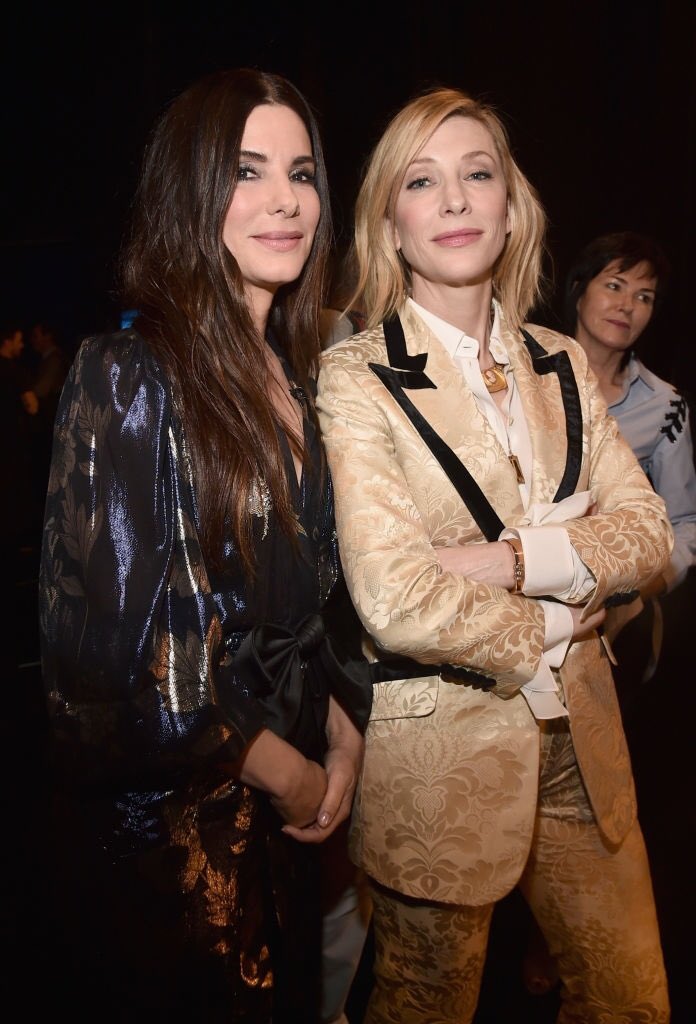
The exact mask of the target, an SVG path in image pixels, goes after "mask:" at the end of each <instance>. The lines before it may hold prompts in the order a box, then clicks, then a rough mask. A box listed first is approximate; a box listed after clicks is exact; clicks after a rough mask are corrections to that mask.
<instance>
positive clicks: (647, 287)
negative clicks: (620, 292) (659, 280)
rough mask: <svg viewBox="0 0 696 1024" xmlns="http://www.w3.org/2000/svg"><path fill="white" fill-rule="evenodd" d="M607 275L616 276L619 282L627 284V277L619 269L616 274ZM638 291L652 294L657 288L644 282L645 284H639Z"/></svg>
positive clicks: (655, 292)
mask: <svg viewBox="0 0 696 1024" xmlns="http://www.w3.org/2000/svg"><path fill="white" fill-rule="evenodd" d="M609 277H615V278H616V280H617V281H621V283H622V284H628V279H627V278H625V277H624V276H623V275H622V273H621V271H619V273H618V274H610V275H609ZM638 291H639V292H652V293H653V295H655V294H657V289H656V288H652V287H651V286H650V285H649V284H646V285H641V286H640V287H639V288H638Z"/></svg>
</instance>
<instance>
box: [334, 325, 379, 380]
mask: <svg viewBox="0 0 696 1024" xmlns="http://www.w3.org/2000/svg"><path fill="white" fill-rule="evenodd" d="M385 359H386V345H385V341H384V330H383V329H382V325H381V324H379V325H378V326H377V327H373V328H371V329H370V330H368V331H360V332H359V333H358V334H352V335H350V337H348V338H345V339H344V340H343V341H338V342H336V344H334V345H331V347H330V348H328V349H326V351H324V352H322V354H321V363H320V367H321V369H320V376H321V373H322V372H324V371H325V370H326V369H329V368H334V367H335V368H338V367H342V368H344V369H357V368H360V367H362V368H365V369H367V368H368V364H369V363H371V362H379V363H383V362H384V360H385Z"/></svg>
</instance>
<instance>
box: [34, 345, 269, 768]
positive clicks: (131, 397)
mask: <svg viewBox="0 0 696 1024" xmlns="http://www.w3.org/2000/svg"><path fill="white" fill-rule="evenodd" d="M182 454H183V453H181V452H179V451H178V449H177V443H176V435H175V431H174V429H173V426H172V407H171V399H170V395H169V390H168V387H167V385H166V381H165V379H164V376H163V374H162V372H161V369H160V367H159V366H158V364H157V362H156V361H155V359H154V357H153V355H152V353H151V352H150V351H149V349H148V348H147V346H146V345H145V343H144V342H143V341H142V339H141V338H139V337H138V335H136V334H134V333H132V332H128V333H123V334H120V335H115V336H111V337H108V336H105V337H102V338H94V339H88V340H87V341H86V342H84V343H83V345H82V347H81V349H80V351H79V352H78V355H77V357H76V359H75V362H74V364H73V366H72V368H71V370H70V374H69V377H68V380H67V382H66V385H65V388H64V391H63V394H62V398H61V403H60V407H59V411H58V415H57V418H56V427H55V436H54V448H53V457H52V464H51V473H50V478H49V485H48V496H47V503H46V516H45V523H44V537H43V546H42V554H41V570H40V598H39V604H40V628H41V649H42V669H43V676H44V684H45V687H46V690H47V694H48V706H49V713H50V715H51V719H52V723H53V733H54V739H55V741H56V744H57V749H59V750H61V751H62V752H61V757H60V758H59V765H62V766H63V767H65V766H66V765H70V770H71V773H72V774H77V775H78V776H80V777H82V778H84V781H86V782H90V783H91V782H93V781H94V780H95V779H96V778H104V777H106V778H109V779H111V780H113V781H117V780H118V781H120V782H127V780H128V779H129V778H131V777H132V778H133V779H137V780H138V782H142V781H143V780H144V778H147V777H149V778H150V779H151V781H152V782H153V784H156V785H166V784H167V782H168V780H170V779H171V778H172V777H173V775H174V774H176V776H177V777H180V776H181V774H182V773H184V774H185V775H186V774H190V773H192V772H194V771H195V770H196V767H197V766H198V765H200V764H201V762H202V761H205V760H206V759H211V758H216V759H222V758H223V757H224V758H227V759H229V760H231V759H233V758H234V757H236V756H238V754H239V753H240V752H241V750H242V749H243V747H244V746H245V745H246V743H247V742H248V740H249V739H250V738H251V737H252V736H253V735H254V734H255V732H256V731H258V729H259V728H260V726H261V724H262V723H261V721H260V716H259V714H258V710H257V709H256V707H255V706H254V705H253V704H252V703H251V702H247V703H244V699H243V698H242V697H241V696H240V697H237V698H235V700H236V701H237V705H235V704H234V701H233V702H232V708H231V709H230V707H229V703H230V702H229V700H228V701H227V702H226V710H225V713H223V711H222V709H221V706H220V705H221V702H220V701H219V700H218V695H217V694H216V674H217V663H218V661H219V649H220V640H221V638H220V625H219V621H218V617H217V614H216V609H215V605H214V602H213V600H212V597H211V594H210V588H209V586H208V585H207V578H206V576H205V571H204V567H203V564H202V559H201V555H200V550H199V547H198V539H197V535H196V531H195V528H194V513H193V506H192V495H191V492H190V488H188V487H187V485H186V483H185V480H184V478H183V476H182V474H181V472H180V466H179V463H180V461H181V458H182ZM221 678H222V677H221ZM223 703H225V702H223ZM231 712H232V713H231ZM237 712H238V713H237Z"/></svg>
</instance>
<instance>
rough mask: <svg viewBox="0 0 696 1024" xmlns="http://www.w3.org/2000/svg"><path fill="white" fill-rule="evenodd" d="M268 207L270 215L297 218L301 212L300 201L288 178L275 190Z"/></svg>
mask: <svg viewBox="0 0 696 1024" xmlns="http://www.w3.org/2000/svg"><path fill="white" fill-rule="evenodd" d="M268 205H269V212H270V213H273V214H275V213H279V214H281V215H282V216H283V217H297V215H298V214H299V212H300V201H299V199H298V198H297V194H296V193H295V191H294V189H293V187H292V184H291V183H290V182H289V181H288V180H287V178H285V179H284V180H283V181H282V182H279V183H278V185H277V187H276V188H275V189H273V191H272V193H271V196H270V198H269V204H268Z"/></svg>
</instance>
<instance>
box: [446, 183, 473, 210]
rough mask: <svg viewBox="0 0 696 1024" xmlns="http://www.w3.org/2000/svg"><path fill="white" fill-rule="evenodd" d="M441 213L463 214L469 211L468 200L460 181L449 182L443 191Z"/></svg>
mask: <svg viewBox="0 0 696 1024" xmlns="http://www.w3.org/2000/svg"><path fill="white" fill-rule="evenodd" d="M443 200H444V201H443V211H442V212H443V213H454V214H460V213H464V211H465V210H468V209H469V200H468V197H467V194H466V189H465V188H464V186H463V184H462V182H461V181H460V180H457V181H454V182H451V183H450V184H449V185H448V186H447V187H446V189H445V192H444V196H443Z"/></svg>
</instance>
